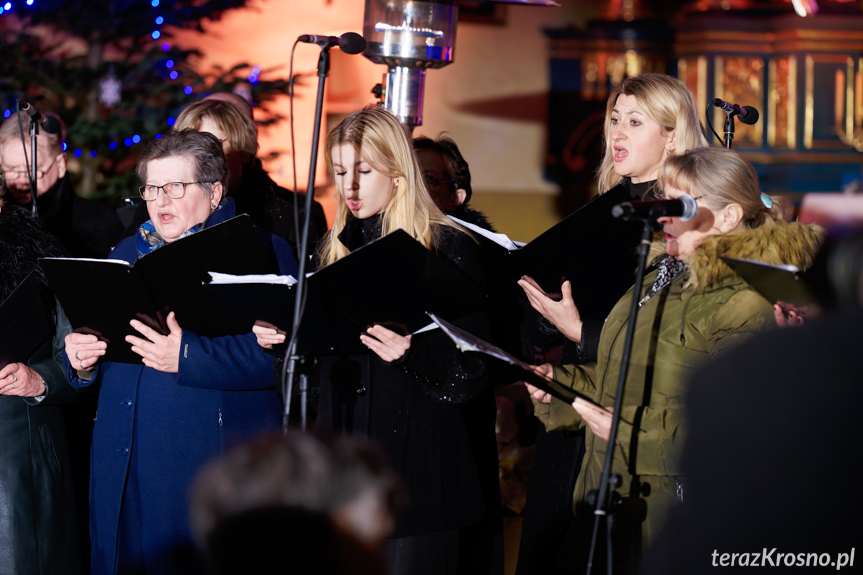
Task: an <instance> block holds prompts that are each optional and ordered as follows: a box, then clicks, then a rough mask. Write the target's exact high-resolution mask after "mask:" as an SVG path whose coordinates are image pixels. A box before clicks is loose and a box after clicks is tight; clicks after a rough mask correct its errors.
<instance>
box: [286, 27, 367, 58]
mask: <svg viewBox="0 0 863 575" xmlns="http://www.w3.org/2000/svg"><path fill="white" fill-rule="evenodd" d="M297 40H299V41H300V42H305V43H306V44H317V45H318V46H320V47H321V48H324V49H327V48H330V47H331V46H338V47H339V48H341V49H342V52H344V53H345V54H359V53H360V52H362V51H363V50H365V49H366V41H365V39H363V37H362V36H360V35H359V34H357V33H356V32H345V33H344V34H342V35H341V36H338V37H337V36H316V35H315V34H303V35H302V36H300V37H299V38H297Z"/></svg>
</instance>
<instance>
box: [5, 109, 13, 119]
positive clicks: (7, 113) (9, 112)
mask: <svg viewBox="0 0 863 575" xmlns="http://www.w3.org/2000/svg"><path fill="white" fill-rule="evenodd" d="M11 115H12V110H6V111H5V112H3V117H4V118H8V117H9V116H11Z"/></svg>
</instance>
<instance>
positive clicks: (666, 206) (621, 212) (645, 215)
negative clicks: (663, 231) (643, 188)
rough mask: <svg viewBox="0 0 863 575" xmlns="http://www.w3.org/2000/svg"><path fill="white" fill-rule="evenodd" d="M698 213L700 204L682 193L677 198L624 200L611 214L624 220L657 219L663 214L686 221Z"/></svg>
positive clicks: (612, 209)
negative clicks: (640, 200) (638, 200)
mask: <svg viewBox="0 0 863 575" xmlns="http://www.w3.org/2000/svg"><path fill="white" fill-rule="evenodd" d="M697 213H698V204H697V203H696V202H695V200H694V199H693V198H692V196H690V195H689V194H682V195H681V196H680V197H678V198H677V199H676V200H645V201H642V202H623V203H622V204H617V205H616V206H614V207H613V208H611V215H612V216H614V217H615V218H620V219H623V220H655V219H657V218H661V217H663V216H673V217H676V218H680V220H682V221H684V222H685V221H687V220H691V219H692V218H694V217H695V214H697Z"/></svg>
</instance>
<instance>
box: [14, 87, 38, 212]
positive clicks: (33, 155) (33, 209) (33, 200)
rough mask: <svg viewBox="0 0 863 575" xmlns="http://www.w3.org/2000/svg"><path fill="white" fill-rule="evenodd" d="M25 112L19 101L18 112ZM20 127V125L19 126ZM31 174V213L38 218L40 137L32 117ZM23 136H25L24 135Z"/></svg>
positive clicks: (36, 123) (29, 176)
mask: <svg viewBox="0 0 863 575" xmlns="http://www.w3.org/2000/svg"><path fill="white" fill-rule="evenodd" d="M22 110H24V107H23V106H22V105H21V100H18V111H19V112H20V111H22ZM19 125H20V124H19ZM29 133H30V173H29V174H27V177H28V179H29V180H30V211H31V212H32V213H33V215H34V216H38V215H39V214H38V212H37V209H36V180H38V178H37V177H36V171H37V170H36V165H37V162H36V136H38V135H39V123H38V122H37V121H36V119H35V118H33V117H32V116H31V117H30V132H29ZM22 136H23V134H22Z"/></svg>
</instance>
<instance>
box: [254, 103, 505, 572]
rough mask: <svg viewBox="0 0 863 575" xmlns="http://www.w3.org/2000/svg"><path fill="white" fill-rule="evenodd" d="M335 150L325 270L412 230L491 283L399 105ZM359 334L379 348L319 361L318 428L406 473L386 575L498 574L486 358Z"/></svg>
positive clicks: (480, 320) (339, 132) (382, 334)
mask: <svg viewBox="0 0 863 575" xmlns="http://www.w3.org/2000/svg"><path fill="white" fill-rule="evenodd" d="M326 153H327V159H328V164H329V166H330V168H331V170H332V175H333V177H334V179H335V184H336V188H337V190H338V200H339V201H338V212H337V215H336V220H335V224H334V226H333V229H332V230H331V231H330V232H329V234H328V235H327V236H326V237H325V238H324V240H323V243H322V245H321V247H320V249H319V253H318V256H319V259H320V263H321V265H324V266H325V265H328V264H331V263H333V262H335V261H337V260H339V259H340V258H342V257H344V256H346V255H348V254H349V253H350V252H351V251H353V250H355V249H357V248H359V247H362V246H363V245H365V244H367V243H369V242H371V241H373V240H376V239H378V238H380V237H382V236H384V235H386V234H388V233H390V232H392V231H395V230H397V229H402V230H404V231H406V232H407V233H409V234H410V235H411V236H413V237H414V238H415V239H417V240H418V241H419V242H420V243H422V244H423V245H424V246H426V247H427V248H429V249H431V250H432V251H435V252H436V253H437V254H438V255H439V256H440V257H442V258H443V259H446V260H448V261H450V262H451V263H452V264H453V265H455V266H456V267H458V268H460V269H461V270H462V272H464V273H466V274H467V275H468V276H470V277H472V278H473V279H474V280H476V281H478V282H482V277H481V272H480V271H479V270H480V269H481V265H480V260H479V256H478V245H477V244H476V242H475V241H474V239H473V238H472V237H471V236H469V235H468V234H467V233H465V232H464V231H462V229H461V228H459V227H457V226H456V225H455V224H454V223H452V221H451V220H449V219H448V218H447V217H446V216H444V215H443V213H442V212H440V210H439V209H438V208H437V207H436V206H435V204H434V202H433V200H432V199H431V196H430V195H429V192H428V190H427V189H426V186H425V185H424V181H423V175H422V171H421V169H420V168H419V165H418V163H417V159H416V154H415V152H414V150H413V147H412V146H411V142H410V140H409V139H408V137H407V135H406V132H405V129H404V126H402V125H401V124H400V123H399V121H398V119H397V118H396V117H395V116H394V115H393V114H392V113H391V112H389V111H388V110H386V109H384V108H367V109H364V110H360V111H357V112H354V113H353V114H351V115H349V116H348V117H347V118H345V119H344V120H343V121H342V122H341V124H339V125H338V126H337V127H336V128H335V129H334V130H333V131H332V132H330V134H329V136H328V138H327V142H326ZM393 265H394V266H398V262H393ZM357 281H362V278H357ZM345 289H350V286H345ZM487 319H488V318H487V314H485V313H482V312H476V313H473V314H470V315H467V316H465V317H463V318H461V319H460V320H459V321H457V322H456V323H457V324H458V325H460V326H461V327H463V328H464V329H466V330H468V331H470V332H471V333H475V334H478V335H480V336H483V335H487V334H486V332H487V331H488V323H487ZM256 333H258V334H259V337H258V341H259V343H261V344H262V345H265V346H269V345H272V344H273V343H281V342H282V341H284V337H283V336H280V335H277V334H275V333H274V330H269V329H267V328H256ZM360 339H361V341H362V343H363V344H364V345H365V346H367V347H368V349H369V350H370V353H365V354H350V355H334V356H329V357H324V358H322V359H321V361H320V364H321V367H320V371H319V381H320V383H319V386H320V388H319V411H318V419H317V423H316V426H317V429H319V430H320V429H331V430H333V431H337V432H343V433H350V434H354V435H358V436H361V437H365V438H368V439H369V440H372V441H374V442H375V443H377V444H378V445H379V446H380V447H381V448H383V450H384V452H385V453H386V454H387V455H388V456H389V459H390V462H391V463H392V464H393V466H394V467H395V468H396V470H397V471H398V472H399V473H400V475H401V476H402V478H403V480H404V483H405V486H406V487H407V492H408V502H407V505H406V506H405V507H404V508H403V509H402V510H401V512H400V513H399V514H398V516H397V519H396V527H395V532H394V534H393V536H392V537H391V538H390V539H389V540H388V543H387V563H388V571H389V572H390V573H411V574H423V573H430V574H431V573H435V574H436V573H488V572H489V565H490V564H491V560H492V551H491V537H489V536H487V530H484V529H480V528H479V527H478V526H479V524H480V523H481V521H482V520H483V518H484V517H485V516H486V514H487V513H489V509H488V506H489V503H487V502H486V501H484V497H483V494H484V493H485V492H487V488H488V486H489V485H492V486H494V485H495V484H496V482H497V456H496V446H495V436H494V424H495V416H496V408H495V402H494V396H493V393H492V391H491V389H490V387H489V385H488V372H487V369H486V366H485V364H484V363H483V362H482V361H480V360H479V359H477V358H474V357H470V356H467V355H463V354H461V353H460V352H459V351H458V350H457V349H456V348H455V347H454V346H453V345H452V343H451V342H450V341H449V340H448V339H447V338H446V336H445V335H444V334H443V333H441V332H440V330H433V331H431V332H426V333H423V334H419V335H413V336H411V335H406V336H405V335H400V334H398V333H395V332H393V331H391V330H389V329H387V328H385V327H383V326H379V325H376V326H372V327H370V328H369V329H368V330H367V331H366V332H365V333H364V334H363V335H361V336H360ZM498 501H499V498H498ZM498 501H495V504H499V503H498ZM497 563H500V562H497Z"/></svg>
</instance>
